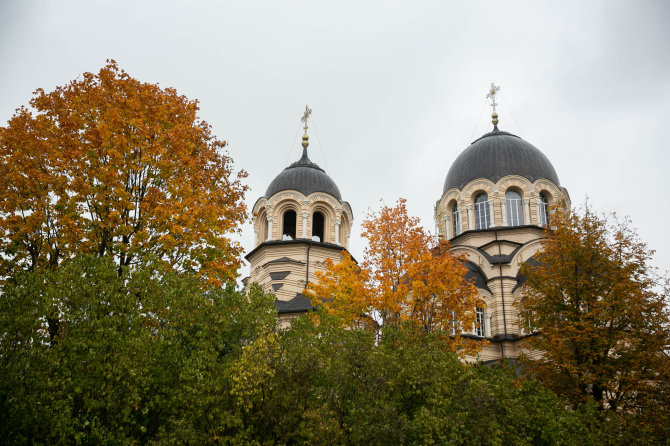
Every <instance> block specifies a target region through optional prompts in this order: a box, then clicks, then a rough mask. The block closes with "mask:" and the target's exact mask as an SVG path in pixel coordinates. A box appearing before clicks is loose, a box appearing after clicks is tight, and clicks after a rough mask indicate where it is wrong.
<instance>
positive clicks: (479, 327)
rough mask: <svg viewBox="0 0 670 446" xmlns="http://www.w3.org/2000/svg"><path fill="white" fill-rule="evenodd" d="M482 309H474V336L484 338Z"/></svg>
mask: <svg viewBox="0 0 670 446" xmlns="http://www.w3.org/2000/svg"><path fill="white" fill-rule="evenodd" d="M484 328H485V327H484V309H483V308H482V307H477V308H475V329H474V332H475V335H477V336H481V337H484V335H485V331H486V330H485V329H484Z"/></svg>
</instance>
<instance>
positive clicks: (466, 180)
mask: <svg viewBox="0 0 670 446" xmlns="http://www.w3.org/2000/svg"><path fill="white" fill-rule="evenodd" d="M492 118H493V119H492V122H493V130H492V131H491V132H489V133H487V134H485V135H483V136H482V137H480V138H479V139H477V140H475V141H474V142H473V143H472V144H470V146H469V147H467V148H466V149H465V150H464V151H463V152H462V153H461V154H460V155H459V156H458V157H457V158H456V160H455V161H454V162H453V164H452V165H451V168H450V169H449V172H448V174H447V178H446V180H445V182H444V188H443V190H442V196H441V197H440V199H439V200H438V201H437V204H436V207H435V220H436V222H437V226H438V231H439V234H440V237H443V238H445V239H447V240H449V241H450V243H451V249H452V250H453V251H454V252H455V253H464V254H465V255H466V256H467V258H468V262H467V267H468V278H469V279H470V280H472V281H474V283H475V285H476V287H477V289H478V291H479V294H480V297H481V299H482V301H483V302H484V306H483V307H481V308H478V309H477V321H478V323H477V325H476V326H475V327H473V329H472V330H471V331H470V333H469V334H470V335H471V336H475V337H478V338H482V339H487V340H489V342H488V343H487V345H486V346H485V347H484V348H483V349H482V351H481V353H480V358H479V359H481V360H482V361H487V360H493V359H501V358H515V357H518V356H519V353H520V344H519V341H520V340H521V339H523V338H524V337H526V336H527V335H528V334H529V333H528V330H524V327H522V326H521V325H520V324H519V317H518V311H517V308H516V305H515V304H516V303H517V302H518V301H519V299H521V298H522V296H520V291H521V285H522V284H523V281H524V279H523V277H522V276H521V275H520V274H519V270H520V267H521V264H522V263H523V262H525V261H527V260H529V259H530V258H531V257H532V256H533V254H535V253H536V252H537V251H538V250H539V249H540V248H541V241H542V237H543V235H544V228H545V227H546V226H547V225H551V210H552V209H560V208H563V209H568V208H569V207H570V196H569V195H568V191H567V190H566V189H565V188H563V187H561V184H560V182H559V180H558V175H556V171H555V170H554V167H553V166H552V165H551V162H550V161H549V159H548V158H547V157H546V156H545V155H544V154H543V153H542V152H541V151H540V150H538V149H537V148H536V147H535V146H533V145H532V144H530V143H528V142H526V141H524V140H523V139H521V138H519V137H518V136H516V135H513V134H511V133H508V132H504V131H501V130H499V129H498V115H497V114H496V113H495V110H494V113H493V115H492Z"/></svg>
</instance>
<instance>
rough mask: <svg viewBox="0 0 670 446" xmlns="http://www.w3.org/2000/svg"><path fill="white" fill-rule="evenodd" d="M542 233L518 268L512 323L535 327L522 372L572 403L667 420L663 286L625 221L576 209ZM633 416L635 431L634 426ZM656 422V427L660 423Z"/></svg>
mask: <svg viewBox="0 0 670 446" xmlns="http://www.w3.org/2000/svg"><path fill="white" fill-rule="evenodd" d="M556 225H557V227H556V228H555V230H548V231H547V233H546V237H545V239H544V241H543V249H542V251H541V252H539V253H538V254H536V255H535V256H534V258H535V261H534V262H527V263H526V264H524V265H523V267H522V273H523V274H524V275H525V276H527V281H526V283H525V287H524V290H523V299H522V300H521V302H520V307H519V310H520V316H521V319H522V323H524V324H526V325H527V326H529V327H533V328H534V329H535V330H537V334H538V335H537V336H533V337H531V338H529V340H528V344H529V345H528V346H529V347H530V348H532V349H534V350H537V351H539V352H540V354H539V355H535V358H534V359H532V358H526V362H527V364H528V366H529V368H530V370H531V371H533V372H534V373H536V374H537V376H539V377H540V378H542V380H543V381H544V382H545V383H546V384H547V385H548V386H549V387H551V388H552V389H554V390H555V391H557V392H559V393H561V394H563V395H565V396H567V397H568V398H569V399H570V400H571V401H572V402H573V404H575V405H577V404H581V403H583V402H584V401H587V400H591V401H594V402H595V403H596V404H598V405H599V406H600V407H601V408H603V409H607V410H609V411H612V412H616V413H621V414H631V413H639V414H642V415H643V417H642V418H644V417H646V416H652V415H653V416H656V415H658V416H661V417H665V422H664V423H665V425H666V426H667V425H668V423H667V422H668V421H670V417H669V415H670V387H669V384H668V383H670V375H669V370H670V361H669V360H668V355H667V353H668V351H669V348H670V318H669V316H668V308H667V303H668V301H667V296H668V287H667V282H665V281H664V280H662V279H661V278H658V277H657V276H656V275H655V271H654V269H653V268H652V267H651V266H650V264H649V263H650V259H651V256H652V254H653V251H650V250H649V249H648V248H647V246H646V245H645V244H644V243H642V242H640V241H639V239H638V237H637V235H636V233H635V231H634V230H632V229H631V228H630V223H629V222H627V221H623V222H614V223H612V222H611V221H610V220H608V219H607V218H602V217H599V216H598V215H596V214H595V213H593V212H592V211H591V210H590V209H588V208H587V209H586V210H585V211H584V212H583V214H582V215H579V214H577V213H569V214H567V215H564V216H563V218H561V219H558V221H557V223H556ZM642 418H638V425H643V421H642ZM662 424H663V423H656V425H662Z"/></svg>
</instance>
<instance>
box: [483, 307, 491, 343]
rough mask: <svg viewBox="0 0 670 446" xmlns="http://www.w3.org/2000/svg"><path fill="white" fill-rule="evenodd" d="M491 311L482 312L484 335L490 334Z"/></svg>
mask: <svg viewBox="0 0 670 446" xmlns="http://www.w3.org/2000/svg"><path fill="white" fill-rule="evenodd" d="M491 316H492V315H491V312H490V311H485V312H484V336H485V337H486V336H491Z"/></svg>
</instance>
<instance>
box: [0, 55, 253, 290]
mask: <svg viewBox="0 0 670 446" xmlns="http://www.w3.org/2000/svg"><path fill="white" fill-rule="evenodd" d="M197 112H198V103H197V101H191V100H189V99H187V98H186V97H185V96H180V95H179V94H178V93H177V91H175V90H174V89H171V88H160V87H159V86H158V85H156V84H149V83H143V82H140V81H138V80H136V79H133V78H132V77H130V76H129V75H128V74H127V73H125V72H124V71H123V70H121V69H119V67H118V66H117V64H116V63H115V62H114V61H111V60H110V61H108V64H107V65H106V66H105V67H103V68H102V69H101V70H100V71H99V72H98V73H97V74H92V73H84V74H83V76H82V77H81V78H79V79H77V80H74V81H72V82H70V83H69V84H67V85H65V86H62V87H57V88H56V89H55V90H54V91H52V92H45V91H44V90H42V89H38V90H37V91H36V92H35V94H34V97H33V98H32V99H31V100H30V106H29V107H21V108H19V109H17V111H16V113H15V114H14V116H13V117H12V118H11V119H10V120H9V121H8V124H7V126H6V127H0V178H2V180H0V252H1V253H2V255H1V256H0V279H1V278H6V277H8V276H9V275H11V274H12V273H13V272H15V271H17V270H34V269H43V268H47V267H48V268H53V267H55V266H57V265H59V264H60V263H62V262H63V261H65V260H68V259H71V258H73V257H74V256H75V255H76V254H77V253H88V254H94V255H97V256H111V257H113V258H114V259H115V261H116V262H117V264H118V265H119V267H120V268H123V267H125V266H128V265H133V264H135V263H137V262H138V261H140V260H141V259H142V258H146V257H147V255H151V256H154V257H156V258H158V259H160V261H162V262H163V263H164V264H166V265H169V266H170V267H172V268H174V269H178V270H182V271H197V272H199V274H200V276H201V278H202V279H203V280H205V281H207V282H209V283H211V284H214V285H218V284H221V283H222V282H224V281H228V280H231V279H232V278H234V277H235V275H236V270H237V268H238V266H239V264H240V256H239V254H240V252H241V247H240V245H239V244H238V243H237V242H234V241H232V240H231V238H230V237H231V235H232V234H234V233H235V232H237V231H239V225H238V223H239V222H240V221H242V220H243V219H244V218H246V210H245V206H244V204H243V194H244V191H245V190H246V186H244V185H243V184H242V183H241V179H242V178H244V177H245V176H246V173H245V172H244V171H239V172H235V169H234V167H233V162H232V160H231V158H230V157H229V156H228V155H226V154H225V152H224V151H223V149H224V147H225V145H226V143H225V141H221V140H218V139H217V138H216V137H215V136H214V135H212V132H211V128H210V126H209V125H208V124H207V123H206V122H205V121H203V120H201V119H200V118H199V117H198V115H197Z"/></svg>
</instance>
